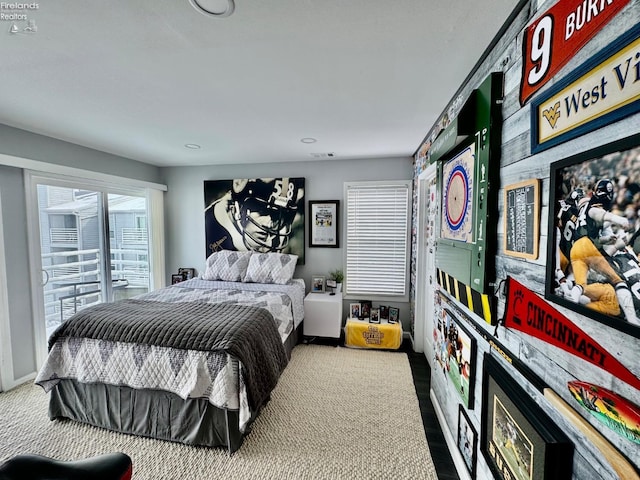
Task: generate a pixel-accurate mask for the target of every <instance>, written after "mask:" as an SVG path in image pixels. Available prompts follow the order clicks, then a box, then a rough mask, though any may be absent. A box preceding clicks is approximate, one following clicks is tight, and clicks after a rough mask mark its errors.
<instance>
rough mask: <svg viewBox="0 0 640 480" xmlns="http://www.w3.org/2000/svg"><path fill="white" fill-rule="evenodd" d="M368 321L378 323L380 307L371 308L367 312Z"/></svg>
mask: <svg viewBox="0 0 640 480" xmlns="http://www.w3.org/2000/svg"><path fill="white" fill-rule="evenodd" d="M369 323H380V309H379V308H372V309H371V311H370V312H369Z"/></svg>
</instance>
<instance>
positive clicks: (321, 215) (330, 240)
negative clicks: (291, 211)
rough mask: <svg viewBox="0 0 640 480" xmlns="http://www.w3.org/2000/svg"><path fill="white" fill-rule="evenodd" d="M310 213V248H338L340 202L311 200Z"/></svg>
mask: <svg viewBox="0 0 640 480" xmlns="http://www.w3.org/2000/svg"><path fill="white" fill-rule="evenodd" d="M309 211H310V212H311V214H310V215H309V246H310V247H332V248H338V247H339V246H340V238H339V235H340V224H339V213H340V201H339V200H323V201H315V200H314V201H311V200H310V201H309Z"/></svg>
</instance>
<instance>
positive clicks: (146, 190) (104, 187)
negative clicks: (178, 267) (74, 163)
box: [24, 169, 165, 369]
mask: <svg viewBox="0 0 640 480" xmlns="http://www.w3.org/2000/svg"><path fill="white" fill-rule="evenodd" d="M74 173H75V174H76V175H77V174H83V173H85V172H84V171H82V170H78V169H75V172H74ZM87 173H90V172H87ZM98 176H99V177H100V176H102V175H101V174H100V175H98ZM102 177H104V178H95V176H93V175H90V178H84V177H78V176H71V175H62V174H60V173H43V172H41V171H35V170H24V189H25V202H26V210H27V211H26V219H27V235H28V242H29V246H28V248H29V273H30V275H29V276H30V285H31V292H32V297H31V298H32V300H31V303H32V308H33V329H34V342H35V358H36V368H37V369H39V368H40V366H41V365H43V364H44V362H45V360H46V357H47V348H46V347H47V332H46V325H45V322H44V317H45V312H44V305H43V297H44V288H43V287H44V286H43V285H42V280H41V279H42V256H41V254H42V252H41V247H40V216H39V208H38V193H37V185H38V184H46V185H56V186H61V187H67V188H83V189H87V190H93V191H96V192H100V193H102V194H103V202H105V203H106V202H107V194H109V193H120V194H123V195H138V196H143V197H145V198H146V200H147V212H148V214H149V228H150V230H149V234H150V238H149V240H150V241H149V257H148V261H149V266H150V273H151V275H152V277H151V278H150V284H149V289H150V290H154V289H157V288H159V287H160V286H163V285H164V282H165V274H164V273H165V266H164V239H163V236H164V219H163V216H164V210H163V208H164V206H163V200H164V199H163V193H164V190H162V189H159V188H150V187H149V186H148V185H150V184H147V186H144V185H143V184H142V183H135V184H131V183H128V184H127V183H124V182H122V181H120V182H117V183H114V179H116V178H119V177H111V176H109V177H110V178H107V176H102ZM107 180H109V181H107ZM103 221H104V219H103ZM102 230H103V232H102V233H103V235H102V236H103V237H104V238H103V242H104V244H105V245H108V244H109V243H108V242H109V232H108V231H107V229H105V228H103V229H102ZM154 242H158V245H156V244H155V243H154ZM104 253H105V257H104V258H103V260H105V261H106V259H108V258H109V254H108V248H106V250H105V252H104ZM156 253H158V255H157V257H158V258H156ZM156 268H157V269H158V271H154V269H156ZM104 271H105V272H107V274H110V270H109V269H106V268H105V269H104ZM107 281H108V278H107Z"/></svg>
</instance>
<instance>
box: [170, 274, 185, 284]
mask: <svg viewBox="0 0 640 480" xmlns="http://www.w3.org/2000/svg"><path fill="white" fill-rule="evenodd" d="M184 280H185V278H184V276H183V275H182V274H181V273H174V274H172V275H171V285H175V284H176V283H180V282H182V281H184Z"/></svg>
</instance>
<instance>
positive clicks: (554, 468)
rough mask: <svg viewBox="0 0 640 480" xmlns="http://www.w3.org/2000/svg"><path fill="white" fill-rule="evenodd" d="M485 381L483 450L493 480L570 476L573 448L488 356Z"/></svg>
mask: <svg viewBox="0 0 640 480" xmlns="http://www.w3.org/2000/svg"><path fill="white" fill-rule="evenodd" d="M482 377H483V386H482V393H483V401H482V420H481V434H480V450H481V451H482V453H483V455H484V457H485V459H486V461H487V465H488V466H489V469H490V470H491V472H492V473H493V476H494V478H496V479H498V480H532V479H536V480H550V479H561V478H562V479H565V478H571V474H572V470H573V450H574V448H573V444H572V443H571V442H570V441H569V439H568V438H567V436H566V435H565V434H564V432H563V431H562V430H561V429H560V428H559V427H558V426H557V425H556V424H555V423H553V421H552V420H551V419H550V418H549V416H548V415H547V414H546V413H545V412H544V410H543V409H542V407H540V406H539V405H538V404H537V403H536V402H535V400H534V399H532V398H531V397H530V396H529V394H528V393H527V392H526V391H525V390H524V389H523V388H522V387H520V386H519V385H518V383H517V382H516V381H515V379H513V377H511V375H510V374H509V373H508V372H507V370H505V368H504V367H502V365H501V363H500V361H499V360H497V359H496V357H494V356H493V355H491V354H490V353H486V354H485V355H484V361H483V375H482Z"/></svg>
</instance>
